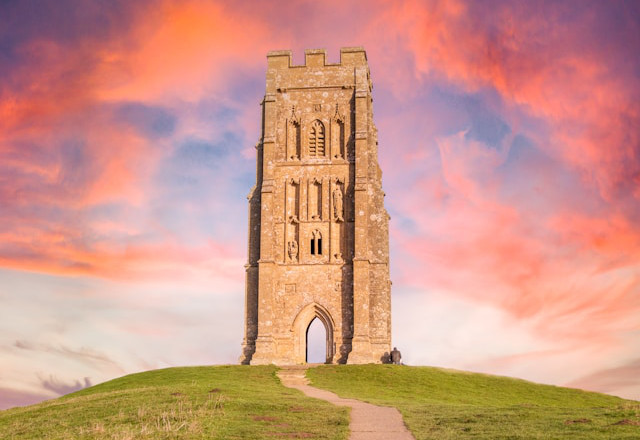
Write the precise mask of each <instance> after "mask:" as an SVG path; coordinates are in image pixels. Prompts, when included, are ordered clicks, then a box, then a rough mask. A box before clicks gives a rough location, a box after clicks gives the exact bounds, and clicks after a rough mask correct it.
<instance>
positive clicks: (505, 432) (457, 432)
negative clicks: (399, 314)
mask: <svg viewBox="0 0 640 440" xmlns="http://www.w3.org/2000/svg"><path fill="white" fill-rule="evenodd" d="M276 371H277V368H276V367H273V366H215V367H183V368H169V369H164V370H155V371H149V372H145V373H138V374H132V375H129V376H125V377H122V378H119V379H115V380H112V381H109V382H105V383H103V384H100V385H96V386H93V387H90V388H86V389H84V390H81V391H78V392H76V393H73V394H69V395H66V396H63V397H60V398H58V399H53V400H49V401H46V402H43V403H40V404H37V405H32V406H28V407H24V408H13V409H9V410H5V411H0V438H3V439H36V438H46V439H68V438H74V439H76V438H78V439H85V438H86V439H89V438H91V439H116V440H118V439H133V438H148V439H151V438H154V439H156V438H166V439H196V438H198V439H201V438H214V439H274V438H315V439H346V438H347V437H348V413H347V410H346V409H345V408H338V407H334V406H332V405H330V404H328V403H326V402H323V401H319V400H314V399H308V398H306V397H304V396H303V395H302V394H301V393H299V392H298V391H295V390H292V389H289V388H285V387H283V386H282V385H281V384H280V382H279V380H278V379H277V377H276V375H275V373H276ZM307 375H308V377H309V378H310V379H311V381H312V384H313V385H314V386H317V387H320V388H326V389H330V390H332V391H334V392H336V393H338V394H339V395H341V396H343V397H354V398H359V399H362V400H366V401H369V402H371V403H375V404H381V405H389V406H395V407H397V408H398V409H399V410H400V411H401V413H402V414H403V417H404V419H405V422H406V423H407V426H408V427H409V429H410V430H411V431H412V432H413V433H414V435H415V437H416V439H436V438H437V439H447V438H451V439H454V438H456V439H458V438H474V439H476V438H484V439H495V438H522V439H525V438H527V439H530V438H586V439H590V438H593V439H600V438H602V439H604V438H621V439H623V438H629V439H631V438H638V437H640V402H635V401H629V400H624V399H620V398H617V397H613V396H608V395H604V394H598V393H591V392H586V391H581V390H574V389H567V388H560V387H553V386H547V385H538V384H534V383H531V382H526V381H522V380H517V379H511V378H504V377H496V376H489V375H484V374H475V373H466V372H461V371H451V370H444V369H439V368H431V367H406V366H396V365H355V366H351V365H349V366H341V365H337V366H336V365H328V366H320V367H317V368H313V369H310V370H309V371H308V373H307Z"/></svg>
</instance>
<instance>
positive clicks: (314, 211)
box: [307, 177, 322, 220]
mask: <svg viewBox="0 0 640 440" xmlns="http://www.w3.org/2000/svg"><path fill="white" fill-rule="evenodd" d="M308 195H309V200H308V201H307V207H308V210H309V217H308V218H309V220H322V180H319V179H317V178H315V177H314V178H312V179H310V180H309V191H308Z"/></svg>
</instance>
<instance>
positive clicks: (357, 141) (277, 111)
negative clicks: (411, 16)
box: [240, 47, 391, 365]
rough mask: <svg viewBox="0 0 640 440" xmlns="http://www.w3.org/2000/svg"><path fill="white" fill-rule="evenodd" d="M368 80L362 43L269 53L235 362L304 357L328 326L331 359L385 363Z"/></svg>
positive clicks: (379, 218) (385, 277) (383, 261)
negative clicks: (331, 59)
mask: <svg viewBox="0 0 640 440" xmlns="http://www.w3.org/2000/svg"><path fill="white" fill-rule="evenodd" d="M371 89H372V84H371V78H370V74H369V66H368V64H367V56H366V53H365V51H364V49H362V48H361V47H354V48H343V49H341V50H340V62H339V63H337V64H333V63H327V60H326V53H325V51H324V50H307V51H305V63H304V65H302V66H292V65H291V51H273V52H269V54H268V55H267V84H266V93H265V96H264V100H263V101H262V135H261V139H260V142H259V143H258V145H257V146H256V149H257V172H256V185H255V186H254V187H253V189H252V190H251V193H250V194H249V196H248V199H249V251H248V253H249V257H248V262H247V265H246V266H245V267H246V298H245V338H244V341H243V344H242V347H243V354H242V356H241V359H240V361H241V362H242V363H251V364H267V363H274V364H280V365H282V364H300V363H305V362H306V348H307V347H306V345H307V340H306V334H307V330H308V328H309V325H310V323H311V321H313V320H314V319H315V318H318V319H319V320H320V321H321V322H322V323H323V324H324V327H325V329H326V335H327V347H326V361H327V363H347V362H348V363H353V364H359V363H380V362H382V360H383V359H384V357H385V355H386V354H387V353H388V352H389V351H390V346H391V282H390V280H389V228H388V225H389V215H388V214H387V211H386V210H385V208H384V203H383V200H384V192H383V191H382V173H381V171H380V167H379V166H378V154H377V153H378V142H377V131H376V128H375V125H374V124H373V112H372V102H373V101H372V98H371Z"/></svg>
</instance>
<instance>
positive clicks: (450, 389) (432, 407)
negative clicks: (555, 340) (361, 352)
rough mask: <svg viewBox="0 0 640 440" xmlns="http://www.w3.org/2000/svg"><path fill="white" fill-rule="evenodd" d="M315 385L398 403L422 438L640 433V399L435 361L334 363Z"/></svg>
mask: <svg viewBox="0 0 640 440" xmlns="http://www.w3.org/2000/svg"><path fill="white" fill-rule="evenodd" d="M307 377H308V378H310V379H311V381H312V385H314V386H317V387H319V388H325V389H328V390H331V391H333V392H335V393H337V394H338V395H340V396H341V397H348V398H356V399H361V400H364V401H367V402H370V403H374V404H378V405H387V406H394V407H396V408H398V409H399V410H400V412H401V413H402V415H403V417H404V420H405V423H406V424H407V426H408V428H409V429H410V430H411V432H412V433H413V434H414V436H415V437H416V439H417V440H421V439H467V438H468V439H640V402H636V401H629V400H624V399H620V398H617V397H613V396H608V395H604V394H598V393H590V392H586V391H580V390H574V389H568V388H560V387H554V386H547V385H538V384H533V383H531V382H526V381H523V380H518V379H511V378H505V377H496V376H489V375H484V374H475V373H465V372H461V371H453V370H445V369H439V368H430V367H406V366H399V365H328V366H321V367H318V368H313V369H310V370H308V372H307Z"/></svg>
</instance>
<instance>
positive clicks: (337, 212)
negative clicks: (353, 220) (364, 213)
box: [333, 186, 344, 222]
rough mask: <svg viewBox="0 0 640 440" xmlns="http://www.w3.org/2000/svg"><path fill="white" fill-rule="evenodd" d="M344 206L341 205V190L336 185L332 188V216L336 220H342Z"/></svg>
mask: <svg viewBox="0 0 640 440" xmlns="http://www.w3.org/2000/svg"><path fill="white" fill-rule="evenodd" d="M343 215H344V207H343V206H342V190H341V189H340V187H339V186H337V187H336V188H335V189H334V190H333V216H334V218H335V219H336V221H338V222H343V221H344V218H343Z"/></svg>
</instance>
